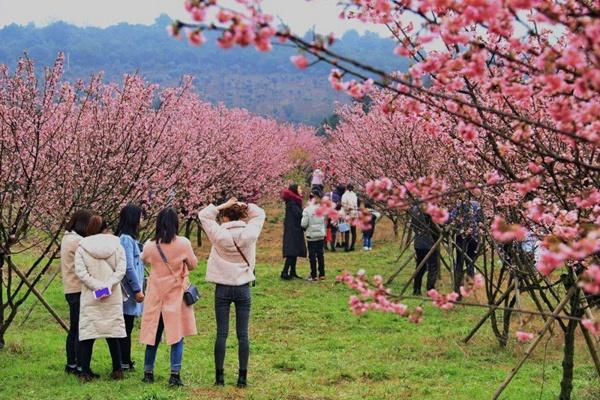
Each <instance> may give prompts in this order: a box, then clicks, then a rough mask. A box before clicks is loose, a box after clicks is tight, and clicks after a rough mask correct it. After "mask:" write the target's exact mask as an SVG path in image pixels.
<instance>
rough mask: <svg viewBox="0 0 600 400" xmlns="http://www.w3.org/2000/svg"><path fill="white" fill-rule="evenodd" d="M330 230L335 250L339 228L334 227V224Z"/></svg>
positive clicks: (332, 248)
mask: <svg viewBox="0 0 600 400" xmlns="http://www.w3.org/2000/svg"><path fill="white" fill-rule="evenodd" d="M329 230H330V231H331V243H330V244H331V250H335V245H336V241H337V232H338V230H337V226H334V225H332V224H330V225H329Z"/></svg>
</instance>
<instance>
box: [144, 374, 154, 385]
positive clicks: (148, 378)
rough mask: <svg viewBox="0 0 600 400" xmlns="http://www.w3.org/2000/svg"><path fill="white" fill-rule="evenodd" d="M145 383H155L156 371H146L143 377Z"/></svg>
mask: <svg viewBox="0 0 600 400" xmlns="http://www.w3.org/2000/svg"><path fill="white" fill-rule="evenodd" d="M142 382H144V383H154V372H144V379H142Z"/></svg>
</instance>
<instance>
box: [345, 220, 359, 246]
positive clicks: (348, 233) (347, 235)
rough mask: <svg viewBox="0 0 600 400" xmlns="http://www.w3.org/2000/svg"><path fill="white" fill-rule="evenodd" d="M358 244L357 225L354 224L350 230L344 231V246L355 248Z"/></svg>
mask: <svg viewBox="0 0 600 400" xmlns="http://www.w3.org/2000/svg"><path fill="white" fill-rule="evenodd" d="M350 235H352V241H351V242H350ZM355 244H356V227H355V226H354V225H352V226H351V227H350V231H349V232H345V233H344V246H346V250H354V245H355Z"/></svg>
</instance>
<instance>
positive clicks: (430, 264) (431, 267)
mask: <svg viewBox="0 0 600 400" xmlns="http://www.w3.org/2000/svg"><path fill="white" fill-rule="evenodd" d="M429 250H431V249H415V255H416V258H417V267H418V266H419V265H420V264H421V262H422V261H423V260H424V259H425V256H426V255H427V253H429ZM438 257H439V251H438V250H436V251H435V252H433V253H432V254H431V256H430V257H429V258H428V259H427V261H425V264H424V265H423V266H422V267H421V269H420V270H419V271H418V272H417V274H416V275H415V280H414V285H413V293H415V294H421V286H422V284H423V283H422V282H423V276H425V272H427V290H428V291H429V290H431V289H435V282H436V281H437V275H438Z"/></svg>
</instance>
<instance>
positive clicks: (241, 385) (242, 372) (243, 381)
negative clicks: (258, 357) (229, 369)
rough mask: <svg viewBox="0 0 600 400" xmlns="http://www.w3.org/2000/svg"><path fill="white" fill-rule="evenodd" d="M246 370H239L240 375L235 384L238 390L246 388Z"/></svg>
mask: <svg viewBox="0 0 600 400" xmlns="http://www.w3.org/2000/svg"><path fill="white" fill-rule="evenodd" d="M247 378H248V370H245V369H240V374H239V376H238V382H237V387H239V388H245V387H246V386H248V380H247Z"/></svg>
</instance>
